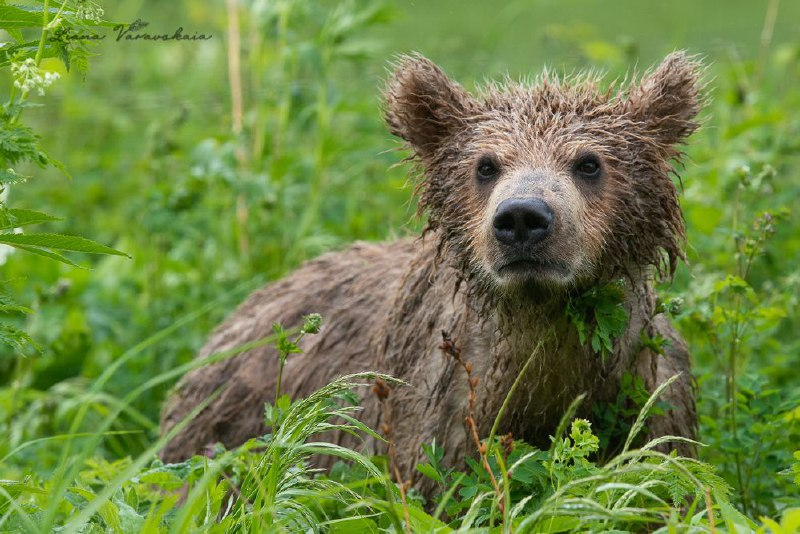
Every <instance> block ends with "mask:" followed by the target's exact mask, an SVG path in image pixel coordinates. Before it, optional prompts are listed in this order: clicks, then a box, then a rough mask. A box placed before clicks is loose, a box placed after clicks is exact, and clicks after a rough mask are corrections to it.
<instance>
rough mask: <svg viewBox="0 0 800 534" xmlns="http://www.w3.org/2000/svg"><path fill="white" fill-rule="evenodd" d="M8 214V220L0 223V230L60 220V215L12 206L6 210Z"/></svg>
mask: <svg viewBox="0 0 800 534" xmlns="http://www.w3.org/2000/svg"><path fill="white" fill-rule="evenodd" d="M6 214H7V215H10V217H9V221H8V222H7V223H5V224H2V223H0V230H8V229H9V228H17V227H20V226H26V225H29V224H40V223H43V222H49V221H60V220H62V219H61V218H60V217H53V216H52V215H47V214H46V213H42V212H40V211H34V210H24V209H17V208H12V209H9V210H7V211H6Z"/></svg>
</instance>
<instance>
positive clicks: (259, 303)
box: [161, 52, 701, 477]
mask: <svg viewBox="0 0 800 534" xmlns="http://www.w3.org/2000/svg"><path fill="white" fill-rule="evenodd" d="M699 76H700V66H699V64H698V63H697V62H695V61H694V60H693V59H691V58H689V57H687V56H686V55H685V54H683V53H680V52H678V53H674V54H671V55H670V56H668V57H667V58H666V59H665V60H664V61H663V62H662V63H661V64H660V65H659V66H658V67H657V68H656V69H654V70H653V71H651V72H649V73H647V74H645V75H644V76H643V77H642V78H641V79H639V80H638V81H634V82H631V83H630V84H629V86H628V87H626V88H622V89H613V88H612V89H608V90H602V91H601V90H599V89H598V80H597V79H595V78H594V77H592V76H578V77H571V78H558V77H554V76H552V75H549V74H547V73H545V74H543V75H542V76H540V77H539V78H538V79H537V80H536V81H535V82H534V83H532V84H522V83H516V82H511V81H505V82H503V83H500V84H495V85H491V86H489V87H487V88H485V89H484V90H483V91H482V92H480V93H479V94H477V95H473V94H470V93H469V92H467V91H466V90H464V89H463V88H462V87H461V86H459V85H458V84H456V83H455V82H453V81H452V80H450V79H449V78H448V77H447V76H446V75H445V74H444V73H443V72H442V71H441V69H439V68H438V67H437V66H436V65H434V64H433V63H432V62H430V61H429V60H427V59H425V58H423V57H421V56H419V55H412V56H404V57H402V58H400V59H399V60H398V62H397V63H396V64H395V65H394V72H393V74H392V75H391V77H390V79H389V81H388V82H387V85H386V88H385V92H384V101H385V107H384V111H385V116H386V122H387V124H388V127H389V130H390V131H391V132H392V133H393V134H395V135H397V136H398V137H400V138H402V139H403V140H404V141H405V146H406V147H407V148H409V149H410V150H411V152H412V154H413V160H414V161H415V163H416V166H417V169H418V171H419V172H418V175H419V182H418V187H417V194H418V196H419V210H420V213H425V214H427V217H428V224H427V227H426V230H425V233H424V235H423V236H422V237H420V238H418V239H415V240H400V241H396V242H393V243H385V244H367V243H358V244H355V245H354V246H352V247H351V248H349V249H347V250H345V251H343V252H336V253H330V254H326V255H324V256H322V257H320V258H318V259H316V260H314V261H311V262H309V263H307V264H306V265H304V266H303V267H301V268H300V269H298V270H297V271H295V272H294V273H292V274H291V275H290V276H288V277H286V278H284V279H283V280H280V281H277V282H274V283H272V284H270V285H268V286H266V287H265V288H263V289H261V290H259V291H257V292H255V293H254V294H253V295H251V296H250V297H249V298H248V300H247V301H246V302H245V303H244V304H242V306H240V307H239V309H237V310H236V311H235V312H234V313H233V314H232V315H231V317H230V318H229V319H228V320H227V321H226V322H225V323H224V324H223V325H222V326H221V327H220V328H219V329H218V330H217V331H216V332H215V333H214V335H213V336H212V338H211V340H210V341H209V343H208V344H207V345H206V346H205V347H204V348H203V349H202V351H201V352H200V354H199V356H198V357H200V358H203V357H206V356H209V355H211V354H213V353H216V352H219V351H222V350H226V349H231V348H234V347H237V346H239V345H242V344H244V343H247V342H249V341H253V340H256V339H259V338H261V337H264V336H266V335H269V334H270V332H271V327H272V324H273V323H275V322H280V323H282V324H284V325H296V324H299V323H300V322H301V321H302V316H303V315H304V314H308V313H312V312H317V313H321V314H322V315H323V316H324V317H325V323H324V325H323V327H322V331H321V332H320V334H319V335H316V336H309V337H306V338H305V339H304V340H303V345H302V347H303V349H304V351H305V352H304V354H301V355H296V356H295V355H293V356H291V357H290V358H289V360H288V362H287V364H286V367H285V369H284V375H283V384H284V385H285V386H284V391H286V392H288V393H289V394H290V395H292V396H293V397H297V396H304V395H307V394H309V393H310V392H312V391H314V390H315V389H317V388H319V387H321V386H323V385H324V384H326V383H327V382H329V381H331V380H332V379H333V378H335V377H337V376H340V375H343V374H347V373H353V372H358V371H365V370H377V371H382V372H386V373H389V374H391V375H394V376H396V377H398V378H400V379H402V380H404V381H406V382H408V384H409V386H407V387H401V388H397V389H396V390H395V391H393V392H392V394H391V395H390V397H389V399H388V400H387V401H386V403H385V406H384V407H383V408H381V406H380V405H379V402H378V399H377V398H376V397H375V396H374V395H372V394H369V393H367V394H365V395H364V412H363V416H362V417H363V420H364V421H365V422H366V423H368V424H369V425H371V426H372V427H373V428H380V425H381V423H382V422H386V419H387V417H390V419H391V420H390V421H389V422H390V423H391V425H392V435H393V438H394V441H395V443H396V450H397V455H398V461H399V464H400V468H401V470H402V472H403V474H404V476H408V477H415V476H416V475H415V473H416V470H414V469H413V466H414V464H415V463H416V462H417V461H419V460H420V456H421V450H420V444H421V443H429V442H430V441H431V440H433V439H434V438H436V441H437V443H440V444H442V446H443V447H444V450H445V451H446V454H447V458H446V460H448V461H452V462H460V461H463V459H464V457H465V456H466V455H468V454H470V453H471V452H474V451H473V448H474V446H473V445H471V444H470V443H469V440H468V435H467V432H466V428H465V423H464V416H465V409H466V403H467V384H466V381H465V380H464V377H463V371H462V370H461V369H460V368H459V367H458V366H457V365H456V364H455V362H454V361H453V360H452V359H450V358H448V357H447V356H445V355H443V354H442V352H441V351H440V349H439V347H440V345H441V342H442V332H443V331H444V332H447V333H448V334H449V335H450V337H451V338H452V339H453V340H454V341H455V343H456V344H457V345H458V347H459V348H460V349H461V351H462V354H463V358H464V360H466V361H469V362H471V363H472V367H473V369H472V374H473V376H476V377H478V378H479V381H478V385H477V395H478V402H477V408H476V414H475V420H476V424H477V426H478V430H479V432H480V433H481V435H483V436H485V435H486V434H488V432H489V429H490V427H491V425H492V423H493V421H494V418H495V416H496V414H497V412H498V409H499V407H500V404H501V403H502V402H503V399H504V398H505V396H506V393H507V392H508V391H509V389H510V387H511V384H512V383H513V382H514V380H515V379H516V378H517V376H518V375H519V373H520V371H521V369H522V366H523V365H524V364H525V362H526V361H527V360H528V358H529V357H530V356H531V353H532V351H533V349H534V347H536V346H537V344H540V347H541V348H540V350H539V351H538V353H537V354H536V356H535V358H534V360H533V365H532V366H531V367H530V368H529V369H528V371H527V372H526V374H525V376H524V377H522V379H521V383H520V387H519V388H518V390H517V393H516V394H515V396H514V397H513V398H512V399H511V401H510V404H509V407H508V409H507V411H506V415H505V417H504V420H503V421H502V424H501V428H500V430H501V431H502V432H503V433H506V432H511V433H512V434H513V435H514V436H515V437H518V438H523V439H525V440H527V441H529V442H530V443H533V444H537V445H540V446H547V445H548V444H549V440H548V436H549V435H550V434H552V433H553V431H554V430H555V427H556V425H557V423H558V421H559V419H560V417H561V415H562V414H563V412H564V410H565V408H566V407H567V406H568V404H569V403H570V402H571V401H572V400H573V399H574V398H575V397H576V396H578V395H579V394H581V393H586V394H587V400H586V401H585V402H584V409H585V410H589V408H590V407H591V406H592V405H593V404H595V403H597V402H604V401H613V399H615V398H616V396H617V394H618V392H619V388H620V380H621V377H622V375H623V374H624V373H626V372H630V373H633V374H634V375H636V376H639V377H641V378H642V379H643V380H644V383H645V384H646V386H647V387H648V388H649V389H650V390H651V391H652V390H653V389H655V387H657V386H658V385H659V384H660V383H663V382H664V381H665V380H666V379H667V378H669V377H670V376H672V375H674V374H676V373H682V374H681V377H680V379H679V380H677V381H676V382H675V383H673V385H672V386H670V388H669V389H668V390H667V391H666V394H665V400H666V401H667V402H668V403H669V405H670V409H669V410H668V411H667V413H666V414H664V415H661V416H658V417H656V418H654V419H653V420H652V422H651V423H650V425H649V426H650V433H651V437H657V436H662V435H666V434H673V435H678V436H684V437H689V438H691V437H694V435H695V427H696V414H695V405H694V390H693V383H692V378H691V375H690V361H689V354H688V350H687V347H686V345H685V343H684V342H683V340H682V339H681V338H680V337H679V336H678V334H677V333H676V332H675V331H674V330H673V328H672V327H671V326H670V324H669V322H668V320H667V318H666V317H665V316H664V315H662V314H659V313H657V310H656V302H655V296H654V292H653V289H652V278H653V274H655V273H658V274H661V275H669V274H671V273H672V272H673V270H674V268H675V263H676V262H677V261H678V260H679V259H681V258H682V257H683V254H682V244H683V240H684V224H683V217H682V214H681V211H680V206H679V203H678V194H677V191H676V187H675V185H674V183H673V181H672V179H671V178H670V174H672V173H673V168H672V166H671V162H674V161H675V160H677V159H679V158H680V155H681V153H680V149H679V147H680V145H681V144H682V143H683V142H684V141H685V139H686V138H687V137H688V136H689V135H690V134H691V133H692V132H693V131H694V130H695V129H696V127H697V124H696V122H695V117H696V115H697V113H698V111H699V108H700V106H701V98H700V96H699V94H698V90H699V81H698V80H699ZM587 161H591V162H592V163H591V164H588V165H587V164H586V162H587ZM590 171H591V172H590ZM509 199H512V200H513V199H522V200H525V201H526V200H530V199H537V202H539V204H538V205H545V204H546V206H547V211H548V213H550V215H551V219H548V220H549V221H550V222H549V225H548V226H546V232H547V235H546V237H545V238H544V239H541V240H530V241H526V240H521V241H514V242H512V243H511V245H509V244H508V243H504V242H503V241H502V240H500V239H499V238H498V237H497V236H498V235H499V234H498V223H497V220H498V219H497V217H498V213H499V212H500V210H501V206H502V205H503V203H504V202H506V201H508V200H509ZM515 224H516V223H515ZM520 224H529V223H527V222H525V223H520ZM531 224H535V225H538V224H539V223H531ZM515 228H517V227H515ZM536 229H537V231H539V230H541V231H542V232H544V230H545V227H544V226H542V228H539V227H538V226H536ZM515 231H516V230H515ZM526 235H527V234H526ZM525 239H527V238H525ZM614 280H623V283H624V302H623V304H622V305H623V306H624V307H625V309H626V311H627V313H628V316H629V321H628V324H627V327H626V329H625V331H624V332H623V333H622V335H620V336H619V338H618V339H616V340H615V341H614V346H613V351H612V354H610V355H608V356H607V357H606V358H601V357H600V356H599V355H597V354H595V353H594V351H593V350H592V349H591V347H588V346H585V345H582V344H581V343H580V342H579V337H578V334H577V332H576V330H575V328H574V326H573V325H572V324H571V323H570V322H569V320H568V319H567V317H566V313H565V310H566V306H567V302H568V300H569V299H570V297H571V296H572V295H575V294H576V293H577V292H580V291H583V290H586V289H587V288H590V287H593V286H596V285H599V284H604V283H607V282H610V281H614ZM642 333H645V334H647V335H649V336H657V335H659V336H662V337H663V338H664V339H666V340H667V344H666V345H665V351H664V352H665V353H664V354H663V355H662V354H657V353H656V352H654V351H653V350H651V349H649V348H647V347H646V346H643V344H642V342H641V339H642V336H641V334H642ZM277 368H278V358H277V354H276V352H275V350H274V348H271V347H261V348H257V349H253V350H251V351H249V352H247V353H244V354H241V355H239V356H236V357H234V358H231V359H228V360H226V361H223V362H220V363H216V364H213V365H208V366H206V367H202V368H199V369H197V370H195V371H192V372H191V373H189V374H187V375H186V376H185V377H184V378H183V379H182V380H181V382H180V383H179V384H178V385H177V387H176V388H175V390H174V391H173V392H172V394H171V396H170V398H169V399H168V401H167V403H166V405H165V406H164V409H163V413H162V419H161V428H162V432H166V431H167V430H169V429H170V428H172V427H173V426H174V425H175V424H177V423H178V422H179V421H181V420H182V419H183V418H184V417H185V416H186V415H187V414H188V413H189V412H191V410H192V409H193V408H194V407H196V406H197V405H198V404H199V403H201V402H203V401H204V400H205V399H206V398H208V397H209V396H210V395H211V394H212V392H214V391H215V390H217V389H220V388H223V390H222V393H221V394H220V395H219V397H217V398H216V399H215V400H214V401H213V402H212V403H211V404H210V405H209V406H208V407H207V408H205V409H204V410H203V411H202V412H201V413H200V414H199V415H198V416H197V417H196V418H195V419H194V420H193V421H191V422H190V423H189V425H188V426H187V427H186V428H184V429H183V430H182V431H181V432H180V433H178V435H177V436H175V438H174V439H173V440H172V441H171V442H170V443H169V444H168V445H167V446H166V448H165V449H164V450H163V451H162V453H161V455H162V458H163V459H164V460H166V461H177V460H182V459H184V458H186V457H188V456H191V455H192V454H194V453H198V452H200V451H202V450H203V449H204V448H205V447H206V446H208V445H210V444H213V443H216V442H222V443H223V444H225V445H226V446H227V447H233V446H236V445H238V444H241V443H243V442H244V441H245V440H247V439H249V438H251V437H254V436H258V435H260V434H263V433H265V432H266V431H267V429H266V428H265V426H264V409H263V408H264V403H265V402H268V401H270V400H271V399H272V398H273V396H274V393H275V381H276V373H277ZM587 413H589V412H588V411H587ZM388 414H390V415H388ZM330 439H332V440H335V441H338V442H340V443H343V444H347V445H349V446H355V447H358V446H359V444H358V443H356V442H354V441H353V438H352V437H351V436H349V435H346V434H343V435H334V436H330ZM363 445H364V446H365V447H368V448H378V449H379V450H378V451H377V452H381V450H380V447H381V445H380V444H376V443H373V442H371V441H367V442H365V443H364V444H363ZM681 452H683V453H690V452H691V451H689V450H687V449H686V448H685V446H684V447H683V449H682V451H681Z"/></svg>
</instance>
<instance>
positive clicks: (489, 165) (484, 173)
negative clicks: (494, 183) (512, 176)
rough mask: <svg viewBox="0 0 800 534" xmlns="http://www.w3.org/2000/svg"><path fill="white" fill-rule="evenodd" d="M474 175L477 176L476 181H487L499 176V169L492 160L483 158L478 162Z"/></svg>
mask: <svg viewBox="0 0 800 534" xmlns="http://www.w3.org/2000/svg"><path fill="white" fill-rule="evenodd" d="M476 173H477V175H478V180H482V181H488V180H492V179H494V178H495V177H496V176H497V175H498V174H500V168H499V167H498V166H497V163H496V162H495V160H494V159H492V158H490V157H489V156H484V157H482V158H481V159H480V161H478V169H477V171H476Z"/></svg>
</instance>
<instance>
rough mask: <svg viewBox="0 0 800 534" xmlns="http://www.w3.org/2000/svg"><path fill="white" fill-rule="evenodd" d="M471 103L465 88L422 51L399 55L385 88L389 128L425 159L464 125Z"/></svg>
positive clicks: (385, 109)
mask: <svg viewBox="0 0 800 534" xmlns="http://www.w3.org/2000/svg"><path fill="white" fill-rule="evenodd" d="M472 104H473V99H472V97H471V96H470V94H469V93H467V91H465V90H464V88H462V87H461V86H460V85H458V84H457V83H456V82H454V81H452V80H450V78H448V77H447V75H446V74H445V73H444V72H442V70H441V69H440V68H439V67H438V66H436V65H435V64H434V63H433V62H432V61H430V60H429V59H427V58H425V57H423V56H422V55H420V54H411V55H405V56H400V57H399V58H398V60H397V61H396V62H395V64H394V69H393V72H392V75H391V76H390V77H389V80H388V81H387V83H386V87H385V89H384V115H385V119H386V124H387V125H388V127H389V131H390V132H391V133H392V134H394V135H396V136H398V137H400V138H402V139H404V140H405V141H406V142H407V143H408V145H409V146H410V148H412V149H413V150H414V151H415V152H416V153H417V155H418V156H419V157H421V158H423V159H426V158H427V157H429V156H430V155H431V154H432V153H434V152H435V151H436V150H437V149H438V148H439V147H440V146H441V145H442V143H443V142H444V140H445V139H446V138H447V137H448V136H450V135H452V134H453V133H454V132H455V131H457V130H458V129H459V127H461V126H463V124H464V120H465V118H466V115H467V114H468V111H469V110H470V108H471V107H472Z"/></svg>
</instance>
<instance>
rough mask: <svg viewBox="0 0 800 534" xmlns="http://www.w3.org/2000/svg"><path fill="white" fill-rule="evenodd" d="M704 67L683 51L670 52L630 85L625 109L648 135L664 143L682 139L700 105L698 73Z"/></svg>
mask: <svg viewBox="0 0 800 534" xmlns="http://www.w3.org/2000/svg"><path fill="white" fill-rule="evenodd" d="M702 72H703V67H702V65H701V64H700V62H699V61H697V60H696V59H694V58H692V57H689V56H687V55H686V53H685V52H682V51H680V52H673V53H672V54H670V55H668V56H667V57H666V58H664V61H662V62H661V64H660V65H659V66H658V67H657V68H656V69H655V70H654V71H652V72H651V73H649V74H647V75H645V76H644V78H643V79H642V80H641V82H640V83H639V85H638V86H634V87H631V88H630V90H629V92H628V99H627V102H626V107H627V111H628V112H629V113H630V114H631V115H632V116H633V118H634V119H635V120H636V121H637V122H641V123H643V124H644V125H645V127H646V128H647V130H648V132H649V133H650V135H652V136H654V137H655V138H656V139H657V140H658V142H659V143H661V144H663V145H667V146H671V145H675V144H677V143H681V142H683V141H684V140H685V139H686V138H687V137H688V136H689V135H691V134H692V132H694V131H695V130H696V129H697V127H698V123H697V121H696V120H695V118H696V117H697V113H698V112H699V111H700V108H701V107H702V105H703V99H702V97H701V96H700V90H701V84H700V76H701V74H702Z"/></svg>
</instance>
